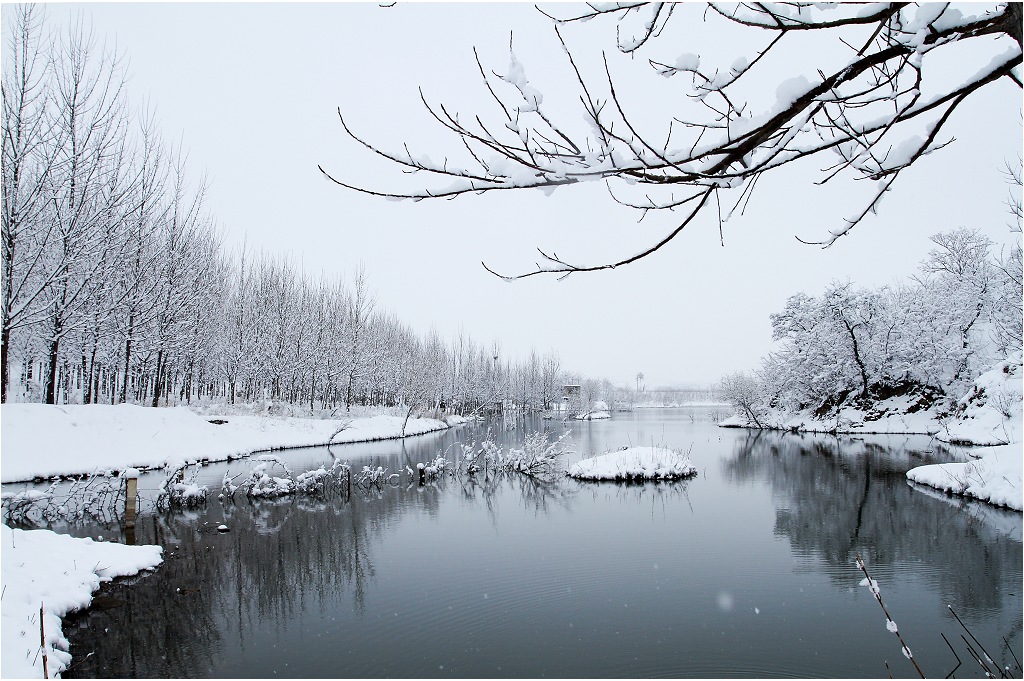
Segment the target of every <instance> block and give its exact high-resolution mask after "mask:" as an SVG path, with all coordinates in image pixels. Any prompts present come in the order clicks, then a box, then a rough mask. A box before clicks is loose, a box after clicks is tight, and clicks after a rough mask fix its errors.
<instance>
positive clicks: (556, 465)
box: [501, 430, 572, 478]
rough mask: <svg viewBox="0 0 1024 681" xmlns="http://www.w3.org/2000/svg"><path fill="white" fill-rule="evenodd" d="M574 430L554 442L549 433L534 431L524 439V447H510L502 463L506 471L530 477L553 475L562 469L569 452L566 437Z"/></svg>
mask: <svg viewBox="0 0 1024 681" xmlns="http://www.w3.org/2000/svg"><path fill="white" fill-rule="evenodd" d="M571 432H572V431H569V430H567V431H565V432H564V433H562V435H561V436H559V437H558V438H557V439H556V440H555V441H554V442H549V441H548V435H547V433H542V432H539V431H534V432H533V433H528V434H527V435H526V437H525V438H524V440H523V448H522V449H510V450H509V451H508V453H507V454H506V455H505V458H504V460H503V461H502V463H501V465H502V468H503V469H504V470H506V471H509V472H513V473H522V474H523V475H528V476H530V477H535V478H540V477H553V476H555V475H557V474H558V473H560V472H561V471H562V467H563V461H562V458H563V457H564V456H565V454H566V453H567V452H568V449H567V446H566V444H565V439H566V438H568V437H569V434H570V433H571Z"/></svg>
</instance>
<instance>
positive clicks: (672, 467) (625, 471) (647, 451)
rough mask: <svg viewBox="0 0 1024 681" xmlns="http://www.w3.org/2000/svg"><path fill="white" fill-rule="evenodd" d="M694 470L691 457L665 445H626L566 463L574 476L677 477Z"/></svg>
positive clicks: (618, 477) (597, 477)
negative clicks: (605, 452) (614, 450)
mask: <svg viewBox="0 0 1024 681" xmlns="http://www.w3.org/2000/svg"><path fill="white" fill-rule="evenodd" d="M696 474H697V469H696V468H694V466H693V464H691V463H690V458H689V457H688V456H685V455H683V454H680V453H678V452H674V451H672V450H671V449H667V448H665V447H629V448H627V449H623V450H621V451H618V452H610V453H608V454H603V455H601V456H595V457H594V458H592V459H584V460H583V461H578V462H576V463H574V464H573V465H571V466H569V469H568V470H567V471H566V475H568V476H569V477H570V478H576V479H577V480H618V481H623V480H678V479H680V478H688V477H690V476H692V475H696Z"/></svg>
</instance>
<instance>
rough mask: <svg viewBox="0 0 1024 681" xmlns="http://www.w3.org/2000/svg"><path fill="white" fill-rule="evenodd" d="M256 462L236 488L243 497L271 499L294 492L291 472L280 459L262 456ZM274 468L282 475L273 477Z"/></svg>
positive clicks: (267, 455)
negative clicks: (241, 492)
mask: <svg viewBox="0 0 1024 681" xmlns="http://www.w3.org/2000/svg"><path fill="white" fill-rule="evenodd" d="M257 462H258V463H257V464H256V465H255V466H254V467H253V468H252V470H250V471H249V477H248V478H247V479H246V480H245V481H244V482H242V484H240V485H239V486H238V487H239V489H241V490H242V491H243V492H244V493H245V496H247V497H249V498H254V499H272V498H274V497H281V496H285V495H286V494H291V493H292V492H294V491H295V481H294V480H293V479H292V471H291V469H290V468H288V465H287V464H286V463H285V462H284V461H282V460H281V458H280V457H278V456H274V455H273V454H264V455H263V456H260V457H259V458H258V459H257ZM275 468H280V469H281V471H282V472H283V473H284V475H283V476H281V475H273V473H274V469H275Z"/></svg>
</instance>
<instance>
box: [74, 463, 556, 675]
mask: <svg viewBox="0 0 1024 681" xmlns="http://www.w3.org/2000/svg"><path fill="white" fill-rule="evenodd" d="M438 484H439V486H440V487H441V488H439V487H438V486H435V485H426V486H423V487H419V486H417V485H414V484H412V485H408V486H403V487H400V488H394V487H386V488H384V489H382V490H378V489H371V490H368V491H367V492H365V493H358V492H357V493H355V494H354V495H353V499H352V500H351V501H348V500H346V499H344V498H338V499H331V500H317V499H315V498H311V497H303V496H294V497H284V498H278V499H272V500H266V499H264V500H247V499H245V498H243V497H239V498H238V499H236V500H235V502H233V503H231V502H228V503H223V504H217V503H210V504H209V505H208V507H207V509H206V510H205V511H200V512H190V513H178V514H163V515H150V516H149V517H146V518H140V521H139V523H138V525H137V528H136V533H137V537H138V542H139V543H154V544H160V545H162V546H164V547H165V562H164V564H163V565H161V567H160V568H159V569H158V570H157V571H156V572H155V573H153V574H151V575H147V576H145V577H141V578H137V579H132V580H125V581H120V582H117V583H114V584H111V585H108V586H107V587H105V588H104V592H103V593H104V596H103V598H101V599H99V603H101V604H102V603H118V602H120V601H123V605H121V604H118V606H117V607H116V608H104V607H93V608H91V609H89V610H88V611H86V612H84V613H80V614H78V615H72V616H71V617H69V618H68V620H67V622H66V623H65V633H66V635H67V636H68V638H69V640H71V642H72V654H73V655H74V661H75V665H74V667H73V668H72V669H71V670H70V671H69V672H68V673H66V674H65V676H66V677H67V678H75V677H83V678H84V677H97V676H98V677H122V678H128V677H168V676H176V677H204V676H207V677H208V676H213V675H216V672H217V669H218V664H217V663H216V661H215V660H216V658H217V656H218V655H220V654H222V652H223V651H222V638H223V636H222V633H221V632H222V631H231V630H234V631H236V632H237V636H238V637H239V638H240V641H241V645H242V649H243V651H244V650H245V649H246V648H247V647H250V646H259V645H261V642H260V641H261V639H260V636H259V633H260V632H263V631H265V630H266V629H267V626H266V623H268V622H269V623H280V622H287V621H289V620H292V619H294V618H296V617H300V616H301V615H302V613H304V612H308V611H318V610H319V611H320V612H323V607H324V604H325V603H328V602H331V601H336V600H337V598H338V595H339V594H344V593H349V594H351V600H352V608H353V611H354V612H355V613H356V614H358V615H364V614H365V607H366V606H365V601H366V593H367V590H368V587H369V583H370V582H372V581H373V580H374V579H375V576H376V569H375V566H374V556H373V553H374V549H375V547H376V546H377V545H378V544H379V543H380V541H381V538H382V536H383V535H384V534H385V533H386V532H387V531H388V527H389V525H391V524H393V523H394V522H395V521H396V520H397V519H398V518H399V517H400V516H402V515H404V514H408V513H413V514H417V515H425V516H427V517H434V516H436V515H437V512H438V506H439V504H440V499H441V495H442V494H443V492H444V490H443V487H444V486H445V485H461V487H462V493H463V496H464V498H465V499H466V500H468V501H470V502H471V503H474V504H475V503H479V502H480V501H483V503H484V504H485V506H486V508H487V511H488V513H489V514H490V515H491V517H492V521H493V522H495V523H496V522H497V519H496V514H497V511H496V509H495V507H494V504H493V497H494V494H495V493H496V492H497V491H498V490H499V489H500V488H504V490H505V491H508V490H510V489H511V490H515V491H516V492H517V493H518V494H519V495H520V496H521V498H522V500H523V504H524V506H525V507H526V508H529V509H532V510H533V511H534V512H535V513H537V514H544V513H546V512H547V510H548V507H549V505H551V504H557V505H559V506H561V507H563V508H566V507H568V505H569V503H570V501H571V498H572V496H573V492H572V491H571V490H567V489H566V488H564V487H563V486H562V485H560V484H558V483H551V482H543V481H539V480H534V479H531V478H527V477H525V476H519V475H514V476H513V475H500V476H497V477H495V476H490V477H488V478H484V477H483V476H475V477H463V478H461V479H453V478H445V479H442V480H441V481H440V482H439V483H438ZM222 522H223V524H225V525H227V526H228V528H229V531H228V532H218V531H217V526H218V525H220V524H221V523H222ZM78 529H79V534H86V535H87V534H89V532H88V530H86V531H83V528H78ZM107 531H108V532H112V533H116V529H115V528H108V530H107ZM93 533H95V528H93ZM250 639H251V640H250ZM143 650H144V651H145V659H146V660H149V661H150V662H149V665H152V664H153V661H154V660H157V661H159V662H158V665H159V666H156V667H154V666H143V665H141V664H140V663H139V661H138V660H139V657H140V656H139V655H138V653H139V652H140V651H143ZM90 653H92V654H91V655H90ZM86 656H88V657H86Z"/></svg>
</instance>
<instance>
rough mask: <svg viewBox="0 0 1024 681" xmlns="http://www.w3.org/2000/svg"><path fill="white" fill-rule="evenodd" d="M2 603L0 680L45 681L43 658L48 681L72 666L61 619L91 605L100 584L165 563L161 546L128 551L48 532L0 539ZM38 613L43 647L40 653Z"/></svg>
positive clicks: (6, 534) (7, 533)
mask: <svg viewBox="0 0 1024 681" xmlns="http://www.w3.org/2000/svg"><path fill="white" fill-rule="evenodd" d="M0 543H2V548H0V556H2V558H0V564H2V574H3V600H2V609H0V616H2V620H3V624H2V630H0V641H2V643H0V650H2V652H3V660H2V662H0V676H3V678H5V679H9V678H22V679H27V678H35V679H39V678H43V655H44V654H45V655H46V658H47V669H46V671H47V673H48V675H49V676H50V677H51V678H52V677H54V676H55V675H56V674H57V673H59V672H61V671H63V670H64V669H66V668H67V667H68V665H69V664H70V663H71V655H70V654H69V653H68V651H67V649H68V641H67V639H66V638H64V635H63V633H62V632H61V619H60V618H61V617H62V616H64V615H66V614H68V613H70V612H73V611H75V610H80V609H82V608H85V607H88V606H89V604H90V603H91V602H92V594H93V592H94V591H96V590H97V589H99V587H100V584H101V583H102V582H109V581H110V580H112V579H114V578H115V577H125V576H129V575H134V574H137V573H139V572H141V571H143V570H150V569H153V568H155V567H156V566H158V565H159V564H160V563H161V561H162V560H163V558H162V556H161V554H162V551H163V549H161V548H160V547H159V546H126V545H124V544H115V543H107V542H96V541H93V540H92V539H76V538H74V537H69V536H66V535H60V534H56V533H55V532H51V531H50V530H28V531H26V530H17V529H14V530H12V529H11V528H9V527H7V526H6V525H4V526H3V527H2V534H0ZM40 608H42V610H43V632H44V635H45V647H44V648H42V649H41V648H40V627H39V617H40Z"/></svg>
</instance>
